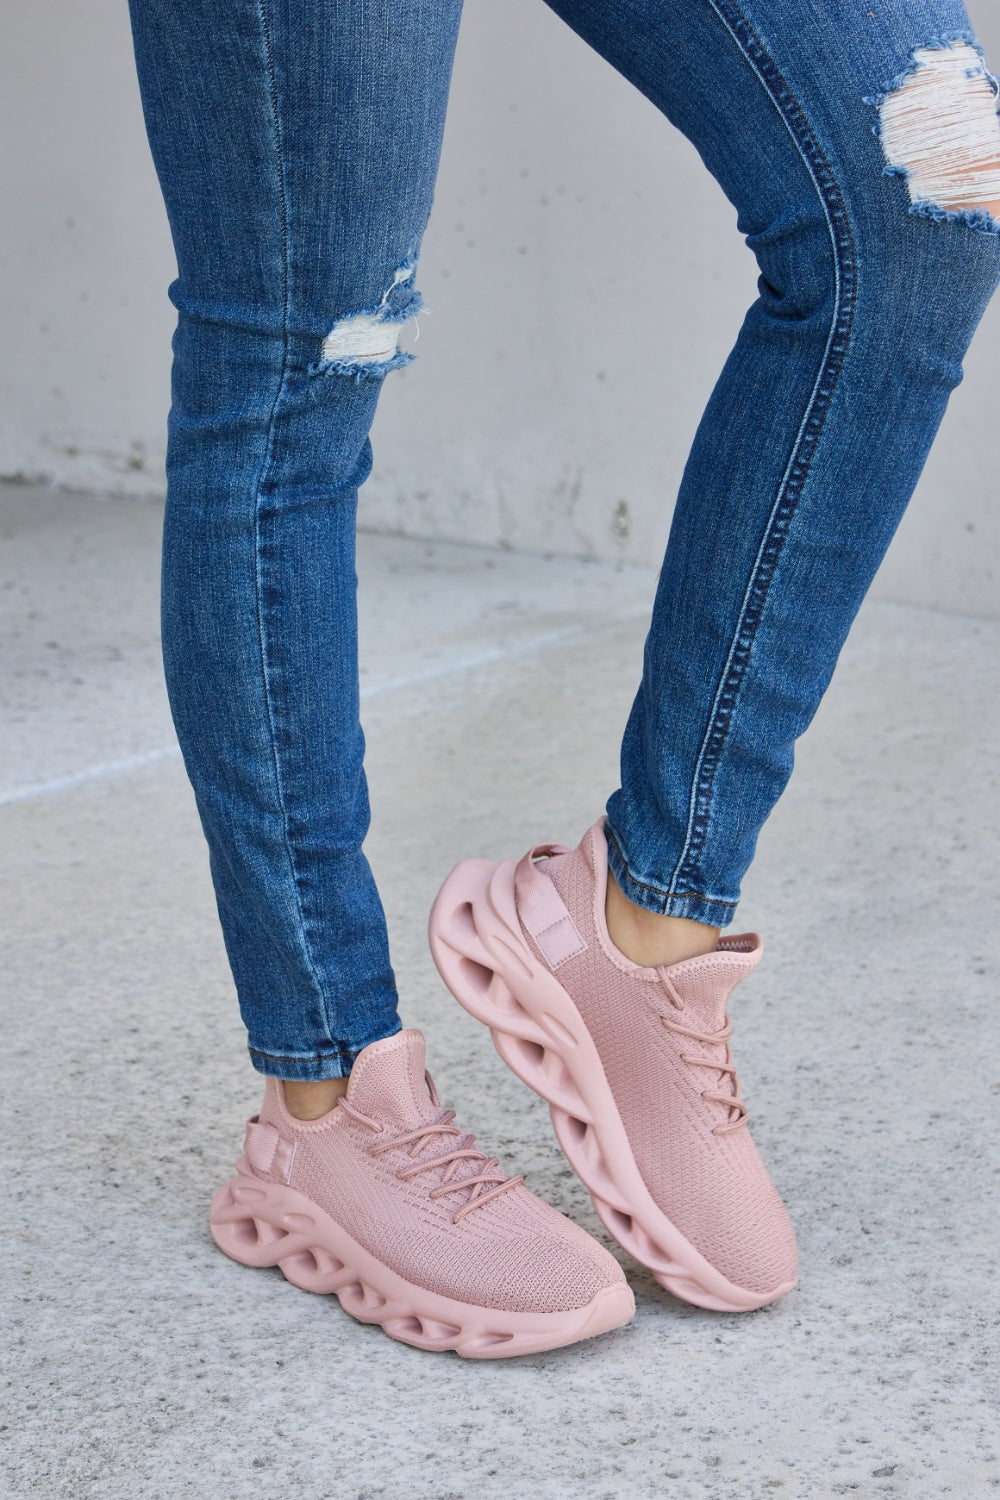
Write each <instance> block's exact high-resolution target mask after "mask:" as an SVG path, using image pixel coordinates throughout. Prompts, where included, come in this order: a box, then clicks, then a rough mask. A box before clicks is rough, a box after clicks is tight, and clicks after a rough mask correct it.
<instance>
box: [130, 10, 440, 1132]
mask: <svg viewBox="0 0 1000 1500" xmlns="http://www.w3.org/2000/svg"><path fill="white" fill-rule="evenodd" d="M459 13H460V0H413V3H412V4H407V5H405V6H402V7H400V6H398V5H395V6H394V5H390V4H388V3H385V0H368V3H366V4H364V5H345V4H342V3H339V0H316V3H312V4H300V3H284V0H133V3H132V19H133V28H134V35H135V46H136V57H137V62H138V70H139V79H140V85H141V89H142V97H143V104H144V108H145V113H146V121H147V127H148V131H149V137H150V142H151V146H152V150H153V155H154V159H155V162H156V167H157V170H158V173H159V177H160V182H161V185H162V188H163V192H164V197H165V200H166V205H167V212H168V215H169V219H170V226H171V230H172V233H173V239H174V245H175V249H176V253H177V262H178V279H177V280H176V282H175V283H174V285H173V286H172V288H171V298H172V300H173V302H174V304H175V306H176V307H177V309H178V313H179V318H178V325H177V332H176V335H175V339H174V367H173V405H172V409H171V414H170V430H169V446H168V456H167V472H168V495H167V510H166V524H165V530H164V545H163V607H162V619H163V648H164V662H165V668H166V676H167V685H168V689H169V693H170V703H171V708H172V711H173V715H174V721H175V724H176V727H177V733H178V737H179V740H180V744H181V748H182V750H183V753H184V759H185V763H186V766H187V770H188V773H189V775H190V778H191V781H192V783H193V785H194V790H195V794H196V797H197V802H198V809H199V812H200V814H201V819H202V823H203V826H204V830H205V834H206V836H207V839H208V844H209V849H210V854H211V869H212V876H213V880H214V883H215V890H216V896H217V900H218V907H219V914H220V917H221V920H222V927H223V932H224V934H225V940H226V946H227V950H228V954H229V959H230V963H231V965H232V970H233V974H234V976H235V980H236V985H237V989H238V993H239V999H240V1005H241V1009H242V1014H243V1018H244V1021H245V1022H246V1026H247V1030H248V1032H249V1046H250V1054H251V1057H252V1060H253V1062H254V1065H255V1066H256V1067H257V1068H258V1070H259V1071H261V1072H263V1073H269V1074H274V1075H277V1076H279V1077H282V1078H285V1079H288V1080H293V1081H295V1082H294V1083H293V1088H292V1090H291V1091H290V1098H293V1099H299V1100H301V1106H300V1107H301V1110H302V1112H303V1113H306V1114H308V1113H315V1112H317V1111H319V1112H321V1111H322V1109H323V1108H328V1107H329V1102H332V1097H333V1095H334V1094H335V1092H336V1087H335V1086H331V1084H330V1083H329V1082H327V1085H326V1089H325V1091H324V1090H320V1092H321V1093H322V1094H323V1098H321V1099H320V1100H319V1101H318V1103H317V1102H316V1101H315V1100H313V1102H311V1103H310V1102H309V1101H310V1100H311V1099H313V1094H314V1093H315V1092H316V1091H315V1090H313V1091H309V1090H307V1089H304V1088H303V1087H302V1086H301V1085H302V1084H303V1083H309V1082H311V1081H315V1080H326V1081H332V1080H335V1079H339V1078H341V1077H343V1076H344V1075H346V1074H347V1073H348V1072H349V1071H350V1067H351V1063H352V1062H353V1060H354V1058H355V1057H356V1056H357V1054H358V1052H359V1051H360V1050H361V1049H362V1048H363V1047H365V1046H366V1045H367V1044H369V1043H370V1042H373V1041H375V1040H378V1039H379V1038H382V1037H386V1036H388V1035H390V1034H391V1033H393V1032H394V1031H396V1030H397V1029H398V1027H399V1020H398V1017H397V1014H396V990H395V983H394V978H393V973H392V969H391V967H390V962H389V951H388V944H387V939H386V930H385V920H384V917H383V913H382V908H381V904H380V901H379V896H378V893H377V891H376V888H375V884H374V881H373V878H372V874H371V871H370V869H369V866H368V863H367V861H366V859H365V856H364V854H363V853H362V848H361V846H362V841H363V839H364V836H365V833H366V831H367V828H368V821H369V811H368V798H367V789H366V784H365V776H364V771H363V768H362V755H363V748H364V742H363V738H362V732H361V727H360V724H359V719H358V672H357V639H356V612H355V589H356V579H355V572H354V530H355V512H356V499H357V489H358V486H359V485H360V484H361V483H362V482H363V480H364V479H365V477H366V476H367V474H368V471H369V468H370V464H371V450H370V447H369V441H368V432H369V427H370V425H371V421H372V417H373V414H374V410H375V403H376V400H377V397H378V394H379V390H380V386H381V380H382V378H383V377H384V376H385V375H386V373H387V372H388V371H390V370H392V369H393V368H394V367H395V366H396V365H397V364H399V363H401V362H402V360H403V359H404V358H405V356H402V355H397V353H396V340H397V336H398V334H399V333H400V331H401V326H402V324H403V323H404V322H405V321H406V320H407V319H408V318H410V317H412V316H413V314H414V313H415V311H416V309H417V307H418V298H417V293H416V291H415V287H414V275H415V264H416V255H417V250H418V246H419V243H420V238H421V235H422V233H423V230H424V226H425V223H426V220H427V216H428V213H429V210H430V204H431V195H432V190H433V185H434V178H435V173H436V170H437V162H438V153H439V148H440V141H441V134H442V129H443V123H444V116H445V107H446V101H447V93H448V84H449V76H450V70H451V63H452V55H453V50H454V44H455V37H456V32H457V27H458V21H459ZM342 1087H343V1086H342V1085H341V1088H342ZM327 1096H329V1102H327Z"/></svg>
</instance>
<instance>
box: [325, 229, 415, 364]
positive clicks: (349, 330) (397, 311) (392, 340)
mask: <svg viewBox="0 0 1000 1500" xmlns="http://www.w3.org/2000/svg"><path fill="white" fill-rule="evenodd" d="M415 274H416V259H415V258H411V259H409V260H407V261H406V262H405V263H404V264H403V265H402V266H400V268H399V269H398V270H397V272H396V274H395V276H394V277H393V279H392V283H391V284H390V286H389V288H388V290H387V291H386V293H385V295H384V296H383V298H382V300H381V302H380V303H379V304H378V306H377V307H367V308H362V309H361V310H360V311H359V312H353V313H348V314H347V315H346V316H345V317H343V318H340V319H339V320H338V321H337V322H336V323H334V325H333V327H332V328H331V329H330V332H329V333H328V334H327V335H326V337H325V339H324V340H323V346H322V350H321V353H320V358H319V359H318V360H317V361H316V362H315V364H312V365H310V366H309V373H310V374H311V375H349V376H353V378H354V379H355V380H381V379H382V378H383V377H384V376H385V375H387V374H388V372H389V371H390V370H396V369H398V368H399V367H400V365H406V364H409V363H410V361H411V360H412V359H413V358H414V357H415V356H414V355H412V354H410V353H409V352H408V351H406V350H403V349H400V347H399V336H400V333H401V332H402V330H403V327H404V326H405V324H407V323H409V322H410V321H411V320H412V319H413V318H415V317H416V315H417V313H418V312H419V311H420V309H421V307H422V305H423V304H422V300H421V297H420V293H419V292H418V291H417V290H416V288H415V287H414V285H413V277H414V275H415Z"/></svg>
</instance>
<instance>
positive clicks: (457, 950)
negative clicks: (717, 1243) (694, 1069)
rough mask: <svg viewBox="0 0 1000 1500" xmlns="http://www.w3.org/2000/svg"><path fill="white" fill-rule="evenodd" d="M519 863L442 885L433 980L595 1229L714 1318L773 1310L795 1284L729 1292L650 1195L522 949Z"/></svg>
mask: <svg viewBox="0 0 1000 1500" xmlns="http://www.w3.org/2000/svg"><path fill="white" fill-rule="evenodd" d="M516 863H517V862H516V861H515V860H507V861H505V862H504V863H503V864H500V865H495V864H492V863H491V862H490V861H489V860H482V859H472V860H466V861H464V862H463V863H462V864H460V865H457V866H456V867H455V869H454V870H453V871H452V872H451V874H450V875H449V876H448V879H447V880H446V881H445V883H444V885H443V886H442V887H441V890H440V892H439V893H438V897H437V900H436V901H435V903H434V907H433V910H432V911H431V917H430V945H431V952H432V954H433V956H434V962H435V963H436V964H437V967H438V971H439V972H440V974H441V978H442V979H443V980H444V982H445V984H446V985H447V986H448V988H449V990H450V991H451V993H452V994H453V995H454V996H455V999H456V1000H457V1001H458V1002H459V1004H460V1005H461V1006H463V1007H464V1009H465V1010H467V1011H469V1013H470V1014H471V1015H473V1016H475V1017H476V1019H477V1020H479V1021H482V1022H483V1023H484V1025H486V1026H488V1027H489V1028H490V1031H491V1033H492V1036H493V1043H494V1046H495V1047H496V1049H497V1051H498V1052H499V1054H500V1056H501V1057H502V1058H503V1060H504V1062H505V1063H506V1064H507V1066H508V1067H509V1068H511V1069H512V1070H513V1071H514V1072H515V1073H516V1074H517V1076H518V1078H520V1079H522V1080H523V1081H524V1082H525V1083H526V1084H527V1085H528V1087H529V1088H530V1089H533V1090H534V1091H535V1093H536V1094H540V1095H541V1097H542V1098H543V1099H544V1100H545V1101H546V1102H547V1104H548V1106H549V1111H550V1113H551V1115H552V1124H553V1126H554V1128H555V1133H556V1138H557V1139H558V1141H559V1144H560V1146H561V1147H562V1149H563V1151H564V1152H565V1154H566V1157H567V1159H568V1161H569V1163H570V1166H571V1167H572V1168H573V1170H574V1171H575V1172H576V1174H577V1176H578V1177H579V1178H580V1179H581V1181H582V1182H583V1183H584V1185H585V1186H586V1188H587V1189H588V1191H589V1193H590V1196H591V1198H592V1199H593V1203H594V1207H595V1209H596V1210H597V1213H598V1215H599V1216H600V1219H601V1222H602V1223H603V1224H604V1225H605V1226H606V1228H607V1229H608V1230H609V1232H610V1233H611V1234H613V1235H614V1237H615V1239H616V1240H617V1241H618V1243H619V1244H620V1245H622V1246H624V1248H625V1249H626V1250H627V1251H628V1252H629V1254H630V1255H633V1256H634V1257H635V1259H636V1260H637V1261H640V1262H641V1264H642V1265H644V1266H648V1267H649V1269H650V1270H651V1271H652V1273H653V1275H654V1276H655V1278H656V1280H657V1281H658V1282H659V1283H660V1285H661V1286H664V1287H666V1288H667V1290H668V1291H669V1292H672V1293H673V1295H674V1296H675V1297H680V1298H682V1299H683V1300H684V1301H685V1302H693V1303H694V1304H695V1305H696V1306H698V1307H707V1308H711V1309H713V1310H715V1311H719V1312H749V1311H751V1310H752V1309H753V1308H756V1307H763V1306H764V1305H765V1304H766V1303H768V1302H774V1301H776V1300H777V1298H778V1297H781V1296H784V1294H785V1293H786V1292H787V1291H790V1290H791V1288H792V1287H793V1286H794V1284H795V1283H794V1281H789V1282H787V1283H786V1284H783V1285H781V1286H777V1287H774V1288H773V1289H772V1290H770V1291H766V1292H760V1291H751V1290H749V1289H748V1288H746V1287H741V1286H737V1285H735V1283H733V1282H731V1281H730V1280H729V1279H728V1278H727V1277H725V1276H723V1275H722V1273H721V1272H720V1271H718V1270H717V1269H716V1268H715V1267H714V1266H713V1265H712V1264H711V1263H710V1262H709V1261H708V1260H706V1259H705V1257H704V1256H703V1255H702V1254H701V1252H700V1251H698V1250H696V1249H695V1247H694V1245H692V1244H691V1242H690V1241H689V1240H688V1239H686V1238H685V1236H684V1235H683V1234H682V1233H681V1232H680V1230H679V1229H678V1228H677V1227H676V1225H674V1224H672V1223H671V1221H670V1220H669V1219H668V1218H667V1216H666V1214H665V1213H664V1212H663V1210H662V1209H661V1208H660V1207H659V1206H658V1205H657V1204H656V1202H655V1201H654V1199H653V1198H652V1196H651V1195H650V1192H649V1190H648V1188H647V1187H646V1185H645V1183H644V1182H643V1180H642V1176H641V1174H640V1172H639V1168H638V1166H637V1164H636V1160H635V1157H634V1156H633V1154H632V1148H631V1146H630V1145H629V1140H628V1135H627V1133H626V1130H625V1127H624V1125H623V1124H622V1119H621V1115H620V1114H619V1113H618V1106H617V1105H616V1103H615V1100H614V1096H613V1094H612V1092H611V1086H610V1084H609V1083H608V1080H607V1076H606V1075H605V1072H604V1068H603V1066H602V1064H601V1059H600V1057H599V1055H598V1052H597V1048H596V1046H595V1044H594V1041H593V1038H592V1037H591V1035H590V1032H589V1031H588V1030H587V1026H586V1023H585V1022H584V1019H583V1017H582V1016H581V1015H580V1012H579V1011H578V1010H577V1008H576V1006H575V1004H574V1003H573V1000H572V999H571V997H570V996H569V994H568V993H567V992H566V990H564V989H563V987H562V985H561V984H560V983H559V981H558V979H557V978H556V977H555V975H554V974H553V973H551V972H550V970H549V969H547V968H545V967H543V965H542V964H541V963H540V962H539V961H538V959H537V958H536V957H535V955H534V954H533V952H532V951H531V948H530V947H529V946H528V944H527V942H526V941H525V939H524V936H523V934H522V931H521V924H520V921H519V920H518V916H517V908H516V905H515V899H514V871H515V868H516Z"/></svg>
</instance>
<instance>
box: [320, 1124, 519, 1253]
mask: <svg viewBox="0 0 1000 1500" xmlns="http://www.w3.org/2000/svg"><path fill="white" fill-rule="evenodd" d="M339 1107H340V1108H341V1109H345V1110H346V1111H347V1113H348V1114H349V1115H352V1116H353V1117H354V1118H355V1119H357V1120H360V1121H362V1122H363V1123H364V1124H365V1125H368V1126H370V1127H371V1128H372V1129H375V1130H378V1129H380V1128H381V1127H380V1126H378V1125H377V1124H376V1123H375V1121H374V1120H369V1119H368V1117H367V1116H366V1115H362V1114H361V1112H360V1111H359V1110H356V1109H353V1108H352V1107H351V1106H350V1105H349V1104H348V1103H347V1100H346V1099H341V1101H340V1106H339ZM454 1119H455V1111H454V1110H453V1109H447V1110H445V1112H444V1114H443V1115H442V1116H441V1118H440V1119H439V1120H432V1121H430V1123H429V1124H426V1125H421V1126H420V1127H419V1128H418V1129H416V1130H411V1131H410V1132H409V1133H408V1134H407V1135H396V1136H393V1137H392V1139H391V1140H388V1141H379V1142H378V1144H377V1145H374V1146H369V1147H368V1148H367V1149H368V1154H369V1156H380V1155H381V1153H382V1152H383V1151H395V1150H399V1149H401V1148H403V1147H407V1146H408V1147H409V1151H408V1152H407V1155H408V1156H410V1157H411V1158H413V1157H419V1160H415V1161H414V1162H413V1165H412V1166H411V1167H404V1168H403V1170H402V1171H400V1172H397V1173H396V1176H397V1177H398V1178H399V1180H400V1181H401V1182H407V1181H409V1179H410V1178H412V1177H418V1176H419V1175H420V1173H421V1172H429V1171H432V1170H435V1169H438V1168H444V1172H443V1175H442V1177H441V1181H440V1183H439V1184H438V1186H437V1187H434V1188H431V1190H430V1193H429V1195H428V1196H429V1197H431V1198H435V1199H437V1198H446V1197H448V1195H449V1194H450V1193H457V1192H465V1191H468V1193H469V1196H468V1197H467V1198H466V1200H465V1202H464V1203H462V1204H460V1205H459V1207H458V1208H456V1210H455V1212H454V1213H453V1214H452V1223H453V1224H457V1223H459V1221H460V1220H461V1219H463V1218H464V1217H465V1215H466V1214H468V1213H471V1212H472V1210H473V1209H474V1208H482V1207H483V1205H484V1204H486V1203H491V1202H492V1201H493V1199H494V1198H499V1197H500V1194H501V1193H506V1192H507V1191H508V1189H510V1188H515V1187H519V1186H520V1185H521V1183H522V1182H523V1181H524V1178H523V1177H505V1176H504V1174H503V1173H502V1172H501V1171H500V1170H499V1167H500V1158H499V1157H497V1156H487V1154H486V1152H485V1151H481V1150H480V1149H479V1147H478V1146H477V1145H476V1144H475V1141H476V1138H475V1136H474V1135H467V1134H466V1133H465V1131H464V1130H462V1129H460V1127H459V1126H458V1125H455V1124H453V1123H452V1122H453V1121H454ZM441 1136H455V1137H457V1138H458V1144H457V1145H455V1146H454V1147H452V1149H451V1150H450V1151H445V1152H443V1153H442V1154H441V1155H440V1156H427V1157H423V1156H421V1155H420V1153H421V1152H422V1151H423V1149H424V1146H425V1145H426V1144H427V1143H428V1142H430V1141H432V1140H434V1139H435V1137H441ZM461 1162H475V1163H479V1164H481V1165H480V1166H479V1171H478V1172H475V1173H473V1174H472V1176H464V1177H458V1176H456V1173H457V1171H458V1168H459V1164H460V1163H461Z"/></svg>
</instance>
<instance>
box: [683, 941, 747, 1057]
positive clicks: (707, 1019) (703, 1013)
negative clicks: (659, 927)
mask: <svg viewBox="0 0 1000 1500" xmlns="http://www.w3.org/2000/svg"><path fill="white" fill-rule="evenodd" d="M721 942H722V943H723V944H732V946H731V947H728V946H727V947H719V948H717V949H716V951H715V952H714V953H705V954H703V955H702V956H701V957H699V958H685V959H682V960H681V962H680V963H679V964H671V965H670V967H669V968H665V969H661V970H660V973H661V974H662V975H663V977H664V979H665V980H666V981H667V983H668V984H669V985H670V986H671V988H672V989H673V990H674V991H675V993H676V994H677V996H678V998H679V999H680V1000H683V1002H684V1010H685V1013H686V1016H687V1019H688V1020H689V1021H690V1022H691V1023H692V1024H693V1025H694V1026H696V1027H698V1028H699V1029H700V1030H703V1031H706V1032H710V1031H721V1030H722V1028H723V1027H724V1026H725V1024H726V1006H727V1005H728V1003H729V997H730V995H731V994H732V993H733V990H734V989H735V988H736V986H737V985H738V984H739V982H740V980H741V979H744V978H745V977H746V976H747V974H749V973H750V971H751V969H755V968H756V967H757V964H758V963H759V961H760V955H761V941H760V938H759V937H757V935H756V933H743V934H741V935H740V936H739V937H732V938H722V939H721Z"/></svg>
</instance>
